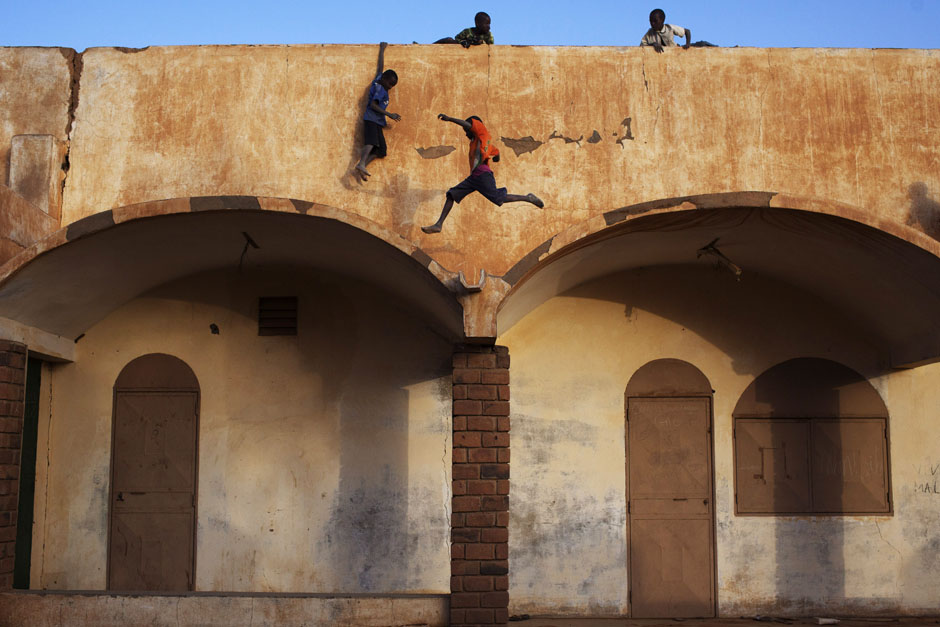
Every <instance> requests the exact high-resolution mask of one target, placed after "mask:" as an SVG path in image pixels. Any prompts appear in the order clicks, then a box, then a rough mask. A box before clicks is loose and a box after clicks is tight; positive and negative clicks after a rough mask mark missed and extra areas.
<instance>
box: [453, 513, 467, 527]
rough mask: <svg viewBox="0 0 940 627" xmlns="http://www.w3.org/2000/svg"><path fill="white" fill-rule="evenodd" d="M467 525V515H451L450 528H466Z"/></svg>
mask: <svg viewBox="0 0 940 627" xmlns="http://www.w3.org/2000/svg"><path fill="white" fill-rule="evenodd" d="M466 525H467V515H466V514H454V513H451V515H450V526H451V527H465V526H466Z"/></svg>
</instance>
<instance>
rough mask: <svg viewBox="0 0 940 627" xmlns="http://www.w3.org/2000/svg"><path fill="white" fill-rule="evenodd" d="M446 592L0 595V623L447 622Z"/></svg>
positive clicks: (181, 626) (367, 625) (46, 626)
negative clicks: (393, 593)
mask: <svg viewBox="0 0 940 627" xmlns="http://www.w3.org/2000/svg"><path fill="white" fill-rule="evenodd" d="M449 607H450V603H449V596H448V595H443V594H441V595H372V596H368V595H334V596H331V595H322V594H316V595H304V594H284V595H280V594H240V593H231V594H228V593H198V592H197V593H188V594H183V595H174V594H167V595H162V594H153V593H142V594H117V593H107V592H47V591H43V592H33V591H23V592H7V593H3V594H0V625H32V626H34V627H53V626H56V627H57V626H59V625H68V626H69V627H84V626H89V627H90V626H92V625H93V626H95V627H110V626H113V627H119V626H120V627H123V626H126V625H152V626H154V627H163V626H167V627H170V626H172V627H186V626H196V625H199V626H206V627H211V626H214V625H219V626H220V627H221V626H228V625H251V626H252V627H266V626H270V627H275V626H278V627H288V626H291V625H307V626H313V625H323V626H327V625H336V626H342V625H348V626H353V625H355V626H362V627H379V626H398V625H401V626H405V625H428V626H437V625H440V626H443V625H447V616H448V611H449Z"/></svg>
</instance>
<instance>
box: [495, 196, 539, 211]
mask: <svg viewBox="0 0 940 627" xmlns="http://www.w3.org/2000/svg"><path fill="white" fill-rule="evenodd" d="M507 202H527V203H530V204H533V205H535V206H536V207H538V208H539V209H541V208H542V207H544V206H545V203H544V202H542V199H541V198H539V197H538V196H536V195H535V194H526V195H525V196H523V195H522V194H506V199H505V200H504V201H503V203H504V204H505V203H507Z"/></svg>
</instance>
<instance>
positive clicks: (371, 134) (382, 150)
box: [362, 120, 388, 159]
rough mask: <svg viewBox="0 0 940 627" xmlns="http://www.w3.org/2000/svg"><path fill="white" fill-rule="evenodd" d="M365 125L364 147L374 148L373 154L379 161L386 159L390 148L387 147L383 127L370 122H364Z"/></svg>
mask: <svg viewBox="0 0 940 627" xmlns="http://www.w3.org/2000/svg"><path fill="white" fill-rule="evenodd" d="M363 123H364V125H365V132H364V133H363V136H362V143H363V145H368V146H372V154H374V155H375V156H376V157H377V158H379V159H382V158H384V157H385V155H386V154H388V146H386V145H385V133H383V132H382V127H381V126H379V125H378V124H376V123H375V122H370V121H369V120H363Z"/></svg>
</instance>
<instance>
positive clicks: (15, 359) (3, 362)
mask: <svg viewBox="0 0 940 627" xmlns="http://www.w3.org/2000/svg"><path fill="white" fill-rule="evenodd" d="M0 350H2V348H0ZM0 366H10V367H11V368H25V367H26V355H24V354H22V353H10V352H0Z"/></svg>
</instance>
